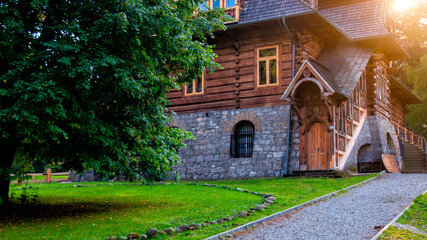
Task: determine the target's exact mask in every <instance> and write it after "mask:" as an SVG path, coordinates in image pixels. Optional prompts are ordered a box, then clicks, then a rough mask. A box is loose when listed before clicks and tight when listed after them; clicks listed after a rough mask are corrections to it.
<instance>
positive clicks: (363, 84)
mask: <svg viewBox="0 0 427 240" xmlns="http://www.w3.org/2000/svg"><path fill="white" fill-rule="evenodd" d="M360 91H361V92H363V93H366V69H365V70H364V71H363V73H362V76H361V77H360Z"/></svg>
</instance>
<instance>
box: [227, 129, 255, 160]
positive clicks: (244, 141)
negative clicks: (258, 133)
mask: <svg viewBox="0 0 427 240" xmlns="http://www.w3.org/2000/svg"><path fill="white" fill-rule="evenodd" d="M254 134H255V128H254V125H253V124H252V123H251V122H249V121H242V122H240V123H238V124H237V126H236V128H235V131H234V134H233V135H231V142H230V152H231V155H232V156H234V157H252V153H253V148H254Z"/></svg>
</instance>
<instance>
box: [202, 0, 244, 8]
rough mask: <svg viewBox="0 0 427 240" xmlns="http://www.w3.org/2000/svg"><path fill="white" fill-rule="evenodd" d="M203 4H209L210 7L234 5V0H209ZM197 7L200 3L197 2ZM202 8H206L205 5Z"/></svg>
mask: <svg viewBox="0 0 427 240" xmlns="http://www.w3.org/2000/svg"><path fill="white" fill-rule="evenodd" d="M205 6H209V7H210V8H212V9H215V8H229V7H235V6H236V0H209V1H207V2H206V5H205ZM199 7H200V4H199ZM200 9H202V8H200ZM203 10H206V7H205V8H203Z"/></svg>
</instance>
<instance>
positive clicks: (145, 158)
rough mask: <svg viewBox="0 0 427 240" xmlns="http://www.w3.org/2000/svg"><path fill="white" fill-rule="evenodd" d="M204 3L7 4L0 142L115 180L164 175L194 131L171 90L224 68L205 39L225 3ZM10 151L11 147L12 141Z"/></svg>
mask: <svg viewBox="0 0 427 240" xmlns="http://www.w3.org/2000/svg"><path fill="white" fill-rule="evenodd" d="M200 2H202V1H201V0H193V1H192V0H178V1H175V0H150V1H148V0H143V1H133V0H106V1H93V0H76V1H74V0H73V1H64V0H60V1H49V0H18V1H17V0H5V1H2V2H1V3H0V19H1V20H0V133H1V134H0V143H1V145H2V146H5V144H9V145H10V146H13V147H9V148H8V149H10V151H14V149H19V150H22V151H24V154H27V153H28V154H29V157H30V158H31V159H34V158H37V159H44V160H45V161H46V163H58V162H60V163H63V165H62V167H64V168H65V169H69V168H71V167H72V168H73V169H75V170H77V171H82V170H84V169H90V168H93V169H94V170H95V171H96V173H97V174H99V175H103V176H104V177H105V178H112V177H113V176H115V175H117V174H122V175H124V176H126V177H127V178H129V179H131V178H136V177H138V175H139V174H140V173H143V174H144V176H145V177H153V178H161V177H163V176H164V175H165V174H166V173H167V172H168V171H169V170H170V168H171V167H172V166H174V165H176V164H178V163H179V158H178V156H177V149H179V148H181V147H184V146H185V145H184V144H183V140H184V139H189V138H192V136H191V134H190V133H189V132H185V131H183V130H181V129H175V128H172V127H169V126H168V125H167V124H166V123H167V122H168V121H170V120H171V119H172V117H173V114H171V113H169V112H168V111H167V108H166V106H167V104H168V101H167V99H166V97H165V92H166V91H168V90H170V89H176V88H179V87H180V86H182V85H183V84H185V82H190V81H192V79H194V77H195V76H197V75H199V74H200V73H201V72H203V71H205V70H210V71H212V70H214V68H216V67H220V66H219V65H218V64H216V63H214V62H213V59H214V58H215V57H216V55H215V54H214V52H213V50H212V46H209V45H208V44H207V43H206V42H207V38H208V37H209V36H211V37H213V31H215V30H221V29H224V25H223V20H224V12H223V11H222V10H215V11H213V10H212V11H207V12H200V13H198V14H197V15H196V16H195V15H194V9H197V6H198V3H200ZM5 148H6V147H5Z"/></svg>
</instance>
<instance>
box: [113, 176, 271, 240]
mask: <svg viewBox="0 0 427 240" xmlns="http://www.w3.org/2000/svg"><path fill="white" fill-rule="evenodd" d="M138 185H140V184H138ZM152 185H193V186H205V187H214V188H223V189H229V190H233V189H232V188H231V187H227V186H216V185H215V184H208V183H204V184H198V183H195V182H189V183H187V184H179V183H172V184H171V183H164V182H159V183H153V184H152ZM234 190H235V191H239V192H244V193H250V194H254V195H258V196H263V197H264V201H263V203H261V204H258V205H256V206H255V207H252V208H251V209H250V210H249V211H242V212H239V213H238V214H234V215H232V216H229V217H225V218H220V219H218V220H216V221H206V222H204V223H199V224H190V225H188V226H187V225H181V226H178V227H176V228H168V229H164V230H160V231H159V230H157V229H156V228H150V229H149V230H148V231H147V232H146V233H145V234H138V233H133V232H132V233H129V234H128V235H127V236H120V237H118V238H116V237H115V236H111V237H108V238H107V239H106V240H119V239H147V238H155V237H157V235H158V234H168V235H171V234H173V233H175V232H177V233H181V232H185V231H191V230H196V229H198V228H201V227H206V226H208V225H212V224H223V223H225V222H226V221H230V220H231V219H233V218H236V217H247V216H249V215H250V214H252V213H253V212H255V211H260V210H263V209H265V208H267V207H268V206H270V205H271V204H273V203H274V202H275V201H276V197H275V196H273V195H271V194H262V193H257V192H250V191H248V190H243V189H241V188H236V189H234Z"/></svg>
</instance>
